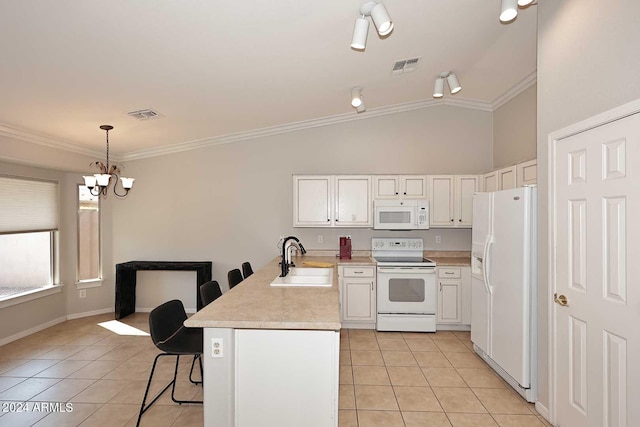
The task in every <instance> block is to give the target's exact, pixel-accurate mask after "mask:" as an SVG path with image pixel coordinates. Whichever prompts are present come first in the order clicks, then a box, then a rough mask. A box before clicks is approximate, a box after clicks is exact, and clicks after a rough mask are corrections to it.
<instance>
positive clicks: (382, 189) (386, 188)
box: [373, 175, 400, 199]
mask: <svg viewBox="0 0 640 427" xmlns="http://www.w3.org/2000/svg"><path fill="white" fill-rule="evenodd" d="M398 178H399V177H398V176H397V175H378V176H374V177H373V189H374V190H373V194H374V199H396V198H398V196H399V194H400V185H399V184H400V182H399V179H398Z"/></svg>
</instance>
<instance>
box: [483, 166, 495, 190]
mask: <svg viewBox="0 0 640 427" xmlns="http://www.w3.org/2000/svg"><path fill="white" fill-rule="evenodd" d="M483 188H484V191H486V192H492V191H498V174H497V172H496V171H493V172H489V173H487V174H485V175H484V183H483Z"/></svg>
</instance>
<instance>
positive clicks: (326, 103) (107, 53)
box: [0, 0, 537, 155]
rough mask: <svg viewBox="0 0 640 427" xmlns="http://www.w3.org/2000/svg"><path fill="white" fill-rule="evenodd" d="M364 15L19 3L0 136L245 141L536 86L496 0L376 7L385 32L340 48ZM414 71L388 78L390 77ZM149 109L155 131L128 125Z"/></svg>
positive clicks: (116, 146) (338, 9)
mask: <svg viewBox="0 0 640 427" xmlns="http://www.w3.org/2000/svg"><path fill="white" fill-rule="evenodd" d="M362 4H363V1H361V0H324V1H308V0H305V1H300V0H277V1H270V2H266V1H244V2H240V1H232V0H225V1H222V0H209V1H204V0H198V1H196V0H183V1H177V0H135V1H132V0H112V1H104V0H101V1H99V0H56V1H50V0H22V1H5V2H2V4H1V5H0V55H1V56H2V65H0V70H1V72H0V75H1V76H2V78H0V94H1V99H2V102H0V133H3V132H4V133H5V134H7V133H9V134H11V133H12V132H15V133H20V134H21V135H23V136H24V135H34V136H37V137H41V138H44V139H47V140H49V141H54V142H56V141H58V142H60V143H62V144H68V145H71V146H77V147H82V148H83V149H87V150H98V151H100V150H102V149H103V146H104V132H103V131H101V130H100V129H99V125H101V124H111V125H113V126H114V127H115V129H114V130H113V131H112V133H111V134H110V136H111V138H110V139H111V148H112V150H113V152H114V153H115V154H116V155H124V154H131V153H136V152H138V153H140V152H144V151H148V150H151V149H158V148H160V149H162V148H163V147H165V148H166V147H168V146H171V145H173V144H179V143H185V142H189V141H201V140H207V139H210V138H217V137H221V136H225V135H233V134H237V133H241V132H247V131H252V130H256V129H263V128H270V127H277V126H283V125H287V124H292V123H299V122H305V121H309V120H317V119H319V118H331V117H342V116H345V115H356V114H357V113H356V112H355V110H354V109H353V108H352V107H351V105H350V102H349V101H350V91H351V88H352V87H354V86H361V87H362V88H363V96H364V99H365V104H366V107H367V112H364V113H361V114H360V115H361V116H362V117H366V115H367V114H371V113H370V112H372V111H376V110H380V111H382V110H384V109H385V108H388V107H390V106H397V105H406V104H410V103H419V102H433V98H432V91H433V84H434V78H435V76H436V75H437V74H440V73H442V72H443V71H447V70H453V71H455V73H456V74H457V76H458V78H459V80H460V82H461V84H462V87H463V89H462V91H461V92H460V93H458V94H457V95H455V96H452V95H450V94H449V93H448V91H447V92H446V94H445V99H447V100H449V102H460V103H465V102H466V103H467V104H468V105H480V106H488V107H491V105H495V103H496V101H497V100H499V99H500V98H501V97H504V95H505V94H506V93H508V92H509V91H510V90H511V89H512V88H514V87H517V86H518V85H519V84H522V82H523V81H526V80H527V79H528V80H531V79H532V76H533V78H535V67H536V12H537V10H536V7H535V6H534V7H529V8H527V9H524V10H521V11H520V13H519V15H518V18H517V19H516V20H515V21H514V22H512V23H510V24H501V23H500V22H499V20H498V14H499V9H500V0H404V1H401V0H384V4H385V6H386V8H387V10H388V12H389V14H390V15H391V17H392V19H393V22H394V24H395V27H394V30H393V32H392V33H391V34H390V35H389V36H387V37H385V38H381V37H379V36H378V35H377V33H376V32H375V28H374V26H373V25H371V27H370V29H369V36H368V41H367V47H366V50H365V51H363V52H360V51H355V50H353V49H351V48H350V46H349V45H350V42H351V36H352V32H353V26H354V21H355V19H356V18H357V17H358V11H359V9H360V6H361V5H362ZM415 57H420V58H421V59H420V61H419V64H418V68H417V69H416V70H415V71H413V72H406V73H403V74H399V75H393V74H392V73H391V70H392V66H393V63H394V62H395V61H397V60H401V59H406V58H415ZM145 108H152V109H154V110H156V111H157V112H159V113H160V115H161V116H160V117H158V118H154V119H149V120H143V121H140V120H137V119H134V118H132V117H130V116H128V115H127V113H128V112H131V111H135V110H140V109H145Z"/></svg>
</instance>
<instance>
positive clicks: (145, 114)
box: [127, 108, 160, 120]
mask: <svg viewBox="0 0 640 427" xmlns="http://www.w3.org/2000/svg"><path fill="white" fill-rule="evenodd" d="M127 115H129V116H131V117H133V118H134V119H138V120H148V119H153V118H156V117H160V114H159V113H158V112H156V111H153V110H152V109H151V108H147V109H144V110H137V111H130V112H128V113H127Z"/></svg>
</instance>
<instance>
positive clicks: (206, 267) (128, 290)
mask: <svg viewBox="0 0 640 427" xmlns="http://www.w3.org/2000/svg"><path fill="white" fill-rule="evenodd" d="M212 266H213V263H212V262H210V261H204V262H198V261H129V262H124V263H122V264H116V319H122V318H123V317H127V316H128V315H130V314H131V313H134V312H135V311H136V272H137V271H138V270H181V271H195V272H196V274H197V280H196V304H197V309H198V310H200V309H201V308H202V303H201V302H200V296H199V293H198V290H199V288H200V285H202V284H203V283H205V282H208V281H209V280H211V269H212Z"/></svg>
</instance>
